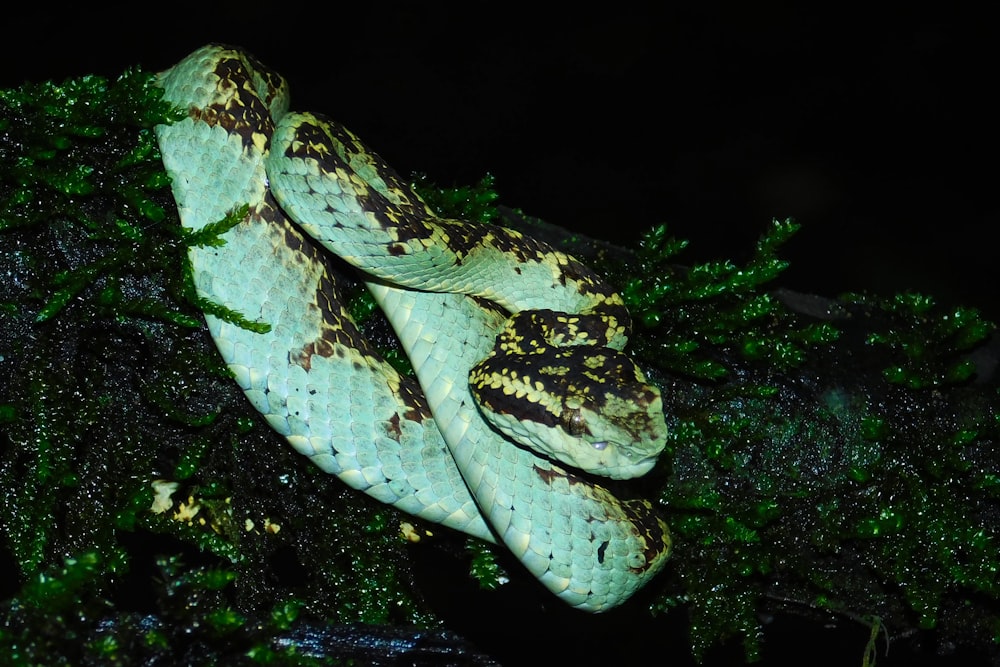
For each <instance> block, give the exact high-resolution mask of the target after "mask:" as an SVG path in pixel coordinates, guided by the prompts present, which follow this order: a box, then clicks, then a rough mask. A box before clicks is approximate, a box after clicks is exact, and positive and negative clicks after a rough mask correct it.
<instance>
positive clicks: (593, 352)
mask: <svg viewBox="0 0 1000 667" xmlns="http://www.w3.org/2000/svg"><path fill="white" fill-rule="evenodd" d="M470 388H471V391H472V394H473V396H474V397H475V398H476V400H477V401H478V403H479V407H480V411H481V412H482V414H483V416H484V417H485V419H486V420H487V421H488V422H490V423H491V424H492V425H493V426H495V427H496V428H497V429H499V430H500V431H501V432H502V433H504V434H505V435H507V436H508V437H509V438H511V439H512V440H514V441H515V442H517V443H518V444H520V445H523V446H525V447H528V448H530V449H532V450H534V451H536V452H538V453H539V454H541V455H543V456H547V457H549V458H552V459H555V460H557V461H560V462H562V463H565V464H566V465H570V466H573V467H575V468H579V469H580V470H584V471H586V472H589V473H592V474H595V475H601V476H604V477H610V478H613V479H628V478H632V477H639V476H641V475H644V474H646V473H647V472H649V470H650V469H651V468H652V467H653V465H655V463H656V459H657V457H658V456H659V454H660V452H661V451H663V448H664V446H665V445H666V440H667V427H666V422H665V420H664V417H663V401H662V398H661V396H660V390H659V389H657V388H656V387H655V386H653V385H651V384H649V382H648V381H647V380H646V378H645V376H644V375H643V374H642V371H640V370H639V368H638V367H637V366H636V365H635V363H634V362H633V361H632V360H631V359H630V358H629V357H628V356H627V355H625V354H623V353H621V352H618V351H617V350H613V349H610V348H606V347H591V346H572V347H565V348H548V349H546V350H545V351H543V352H534V353H531V354H525V355H516V356H506V357H504V356H500V355H497V356H493V357H490V358H488V359H486V360H484V361H483V362H481V363H480V364H478V365H477V366H475V367H474V368H473V370H472V373H471V374H470Z"/></svg>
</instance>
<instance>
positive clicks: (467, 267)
mask: <svg viewBox="0 0 1000 667" xmlns="http://www.w3.org/2000/svg"><path fill="white" fill-rule="evenodd" d="M159 83H160V85H161V86H162V87H163V89H164V91H165V96H166V99H167V100H169V101H171V102H172V103H174V104H176V105H178V106H180V107H182V108H185V109H187V110H188V117H187V118H186V119H184V120H182V121H179V122H176V123H173V124H170V125H161V126H158V127H157V128H156V131H157V137H158V139H159V143H160V148H161V152H162V154H163V161H164V165H165V167H166V170H167V172H168V173H169V174H170V176H171V179H172V187H173V193H174V197H175V199H176V201H177V207H178V211H179V213H180V217H181V221H182V224H183V225H184V226H185V227H188V228H191V229H200V228H202V227H203V226H205V225H206V224H210V223H214V222H217V221H219V220H221V219H222V218H224V217H225V216H226V214H227V213H228V212H230V211H231V210H232V209H234V208H236V207H239V206H241V205H243V204H249V215H248V218H247V220H246V221H244V222H242V223H240V224H239V225H237V226H236V227H234V228H233V229H231V230H230V231H228V232H227V233H226V234H225V235H224V237H223V238H224V239H225V241H226V243H225V245H224V246H222V247H195V248H192V249H191V251H190V260H191V264H192V268H193V272H194V278H195V285H196V287H197V289H198V292H199V294H200V295H201V296H204V297H206V298H208V299H211V300H212V301H215V302H217V303H220V304H222V305H223V306H226V307H228V308H231V309H233V310H236V311H238V312H240V313H241V314H242V315H243V316H244V317H246V318H248V319H251V320H258V321H261V322H264V323H267V324H268V325H269V326H270V331H269V332H267V333H253V332H251V331H249V330H247V329H243V328H240V327H239V326H236V325H234V324H231V323H229V322H226V321H224V320H221V319H219V318H217V317H213V316H212V315H206V320H207V322H208V327H209V330H210V332H211V334H212V336H213V338H214V339H215V341H216V344H217V346H218V348H219V351H220V353H221V354H222V356H223V358H224V359H225V361H226V363H227V364H228V366H229V368H230V369H231V370H232V371H233V373H234V375H235V377H236V380H237V382H238V383H239V384H240V386H241V387H242V389H243V391H244V392H245V393H246V395H247V397H248V399H249V400H250V402H251V403H252V404H253V405H254V407H255V408H256V409H257V410H258V411H260V413H261V414H262V415H263V416H264V418H265V419H266V420H267V421H268V423H269V424H270V425H271V426H272V427H273V428H274V429H275V430H276V431H278V432H279V433H280V434H282V435H283V436H284V437H285V438H286V439H287V440H288V442H289V443H290V444H291V445H292V446H293V447H294V448H295V449H296V450H298V451H299V452H301V453H303V454H305V455H306V456H308V457H309V458H310V459H311V460H312V461H313V462H314V463H315V464H316V465H318V466H319V467H320V468H322V469H323V470H325V471H327V472H330V473H333V474H335V475H337V476H338V477H340V479H342V480H343V481H345V482H346V483H347V484H349V485H350V486H352V487H353V488H356V489H359V490H362V491H364V492H366V493H368V494H369V495H371V496H373V497H375V498H377V499H378V500H380V501H382V502H385V503H389V504H392V505H394V506H395V507H397V508H399V509H401V510H403V511H405V512H408V513H411V514H414V515H416V516H419V517H421V518H423V519H425V520H427V521H431V522H435V523H440V524H443V525H445V526H448V527H451V528H454V529H457V530H461V531H464V532H466V533H469V534H470V535H473V536H475V537H478V538H481V539H484V540H490V541H499V542H502V543H504V544H505V545H506V546H507V547H508V548H509V549H510V550H511V551H512V552H513V553H514V554H515V555H516V556H517V557H518V558H519V559H520V560H521V562H522V563H524V565H525V567H527V568H528V570H529V571H531V572H532V574H534V575H535V576H536V577H537V578H538V579H539V580H540V581H541V582H542V583H543V584H544V585H545V586H546V587H547V588H549V589H550V590H551V591H552V592H553V593H555V594H556V595H558V596H559V597H560V598H561V599H563V600H564V601H565V602H567V603H568V604H570V605H572V606H574V607H578V608H580V609H584V610H587V611H603V610H606V609H609V608H612V607H614V606H616V605H618V604H621V603H622V602H623V601H625V600H626V599H628V597H629V596H631V595H632V594H633V593H634V592H635V591H636V590H638V589H639V588H640V587H641V586H642V585H643V584H644V583H645V582H646V581H648V580H649V579H650V578H651V577H652V576H654V575H655V574H656V573H657V572H658V571H659V569H660V568H661V567H662V566H663V564H664V562H665V561H666V559H667V557H668V555H669V551H670V538H669V533H668V531H667V528H666V526H665V525H664V524H663V523H662V522H661V521H660V520H659V519H658V518H657V517H656V516H655V514H654V512H653V510H652V507H651V506H650V504H649V503H648V502H645V501H621V500H619V499H617V498H616V497H615V496H613V495H612V494H611V493H610V492H608V491H607V490H606V489H605V488H603V487H602V486H600V485H598V484H595V483H593V482H591V481H590V480H589V479H587V478H585V477H583V476H581V475H578V474H574V473H572V472H570V471H568V470H566V469H564V468H563V467H562V465H561V464H567V465H570V466H575V467H578V468H582V469H584V470H586V471H587V472H590V473H594V474H599V475H606V476H610V477H616V478H628V477H635V476H637V475H641V474H644V473H645V472H647V471H648V470H649V469H650V468H651V467H652V465H653V464H654V462H655V459H656V457H657V455H658V454H659V453H660V451H661V450H662V449H663V446H664V444H665V439H666V427H665V424H664V420H663V415H662V404H661V401H660V395H659V392H658V390H657V389H656V388H655V387H652V386H650V385H648V384H647V383H646V381H645V379H644V377H643V376H642V373H641V372H640V371H639V370H638V368H636V367H635V365H634V364H633V363H632V362H631V361H630V360H629V359H628V357H626V356H625V355H624V354H623V353H622V352H621V351H620V350H621V348H622V347H623V346H624V344H625V341H626V340H627V330H628V315H627V313H626V311H625V308H624V306H623V304H622V302H621V299H620V297H618V295H617V294H615V293H614V292H613V291H611V290H609V289H607V288H606V287H605V286H604V285H603V284H602V283H600V281H599V280H598V279H597V278H596V276H595V275H594V274H593V273H592V272H591V271H590V270H589V269H587V268H586V267H585V266H583V265H581V264H580V263H579V262H577V261H576V260H574V259H573V258H571V257H568V256H566V255H564V254H562V253H559V252H557V251H555V250H553V249H551V248H549V247H547V246H545V245H543V244H541V243H538V242H536V241H534V240H532V239H529V238H527V237H523V236H521V235H520V234H518V233H516V232H513V231H510V230H506V229H503V228H499V227H487V226H481V225H476V224H472V223H466V222H461V221H455V220H443V219H440V218H437V217H436V216H435V215H434V214H433V213H432V212H431V211H429V210H428V208H427V207H426V206H425V205H424V204H423V202H421V201H420V199H419V198H418V197H417V196H416V195H415V194H414V193H413V192H412V191H410V190H409V188H408V187H406V185H405V184H403V183H402V182H401V181H400V179H399V178H398V177H397V176H396V175H395V173H394V172H393V171H392V170H391V169H389V168H388V167H387V166H386V165H385V164H384V163H383V162H382V161H381V160H380V159H379V158H378V157H377V156H376V155H375V154H373V153H371V152H370V151H368V150H367V149H366V148H365V147H364V145H363V144H361V142H360V141H358V140H357V138H356V137H354V135H352V134H351V133H350V132H349V131H347V130H346V129H345V128H343V127H342V126H340V125H338V124H336V123H334V122H333V121H330V120H328V119H324V118H322V117H319V116H314V115H311V114H294V113H289V112H288V95H287V86H286V84H285V81H284V79H283V78H282V77H280V76H279V75H278V74H276V73H275V72H273V71H271V70H269V69H268V68H267V67H265V66H263V65H262V64H260V63H259V62H257V61H256V60H254V59H253V58H252V57H251V56H249V55H248V54H246V53H245V52H243V51H240V50H237V49H232V48H229V47H224V46H216V45H210V46H206V47H204V48H202V49H199V50H198V51H196V52H194V53H193V54H191V55H190V56H188V57H187V58H185V59H184V60H183V61H181V62H180V63H178V64H177V65H175V66H174V67H173V68H171V69H170V70H168V71H166V72H164V73H162V74H161V75H160V76H159ZM330 252H332V253H333V254H335V255H337V256H339V257H340V258H342V259H344V260H346V261H347V262H348V263H349V264H351V265H353V266H354V267H355V268H357V269H358V270H359V271H360V272H361V276H362V278H363V280H365V282H366V285H367V286H368V288H369V290H370V291H371V293H372V294H373V295H374V297H375V299H376V301H377V302H378V304H379V306H380V307H381V308H382V310H383V311H384V312H385V314H386V317H387V318H388V320H389V322H390V323H391V324H392V326H393V328H394V329H395V331H396V333H397V336H398V338H399V340H400V343H401V345H402V347H403V349H404V350H405V351H406V353H407V355H408V357H409V359H410V362H411V364H412V366H413V368H414V370H415V372H416V375H417V382H415V381H413V380H412V379H411V378H408V377H406V376H402V375H400V374H399V373H398V372H397V371H395V370H394V369H393V367H392V366H391V365H389V364H388V363H387V362H386V361H384V360H383V359H382V358H380V357H379V356H378V354H377V353H376V352H375V350H374V349H373V348H372V346H371V345H370V344H369V343H368V341H366V340H365V338H364V337H363V336H362V334H361V332H360V331H359V329H358V327H357V326H356V325H355V323H354V322H353V321H352V320H351V318H350V316H349V315H348V314H347V312H346V310H345V309H344V306H343V304H342V300H341V297H340V294H339V292H338V290H337V286H336V285H335V284H334V279H333V275H334V274H333V272H332V270H331V269H332V265H331V259H330V255H329V253H330ZM528 447H540V448H541V449H540V451H541V454H537V453H534V452H532V451H529V449H528Z"/></svg>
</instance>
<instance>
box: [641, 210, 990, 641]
mask: <svg viewBox="0 0 1000 667" xmlns="http://www.w3.org/2000/svg"><path fill="white" fill-rule="evenodd" d="M795 229H797V227H796V226H794V225H792V224H791V223H774V224H773V225H772V227H771V228H770V229H769V230H768V231H767V232H766V233H765V234H764V236H762V238H761V240H760V242H758V245H757V249H756V252H755V254H754V256H753V257H752V258H751V260H750V261H749V262H748V264H747V265H746V266H745V267H737V266H735V265H733V264H731V263H729V262H710V263H707V264H704V265H696V266H693V267H690V268H684V267H680V266H678V265H676V264H674V262H675V261H676V260H675V257H674V256H675V255H676V254H677V253H678V252H679V251H680V250H681V249H683V248H684V247H685V245H686V244H685V243H683V242H679V241H676V240H674V239H671V238H669V237H668V236H667V235H666V232H665V230H664V229H663V228H657V229H655V230H652V231H651V232H649V233H648V234H647V235H646V236H645V237H644V239H643V242H642V247H641V248H640V251H639V253H638V256H637V258H636V260H635V263H634V264H630V265H627V266H626V267H625V268H624V269H621V270H622V271H623V272H624V273H627V274H631V275H638V276H641V277H639V278H633V279H632V280H631V281H629V282H627V288H626V290H625V295H626V298H627V300H628V301H629V305H630V307H631V309H632V311H633V312H634V313H636V314H637V315H638V318H637V319H638V320H639V321H640V322H641V323H642V324H643V325H644V326H645V327H646V328H647V330H646V334H645V336H646V337H645V338H644V339H640V340H637V341H635V343H634V349H637V350H639V353H640V355H641V357H642V358H643V359H644V361H645V363H646V364H647V365H648V366H649V367H650V368H651V370H652V373H653V376H654V377H662V378H664V382H665V383H669V389H670V390H669V391H668V392H666V393H665V400H666V403H667V406H666V413H667V415H668V417H669V418H670V420H671V423H670V427H671V437H670V440H669V443H668V451H669V452H671V453H672V457H671V459H669V463H668V464H667V466H668V467H669V475H668V476H667V478H666V483H665V484H664V485H663V487H662V488H663V491H662V494H661V497H660V500H661V503H662V505H663V506H664V507H665V508H666V510H667V515H668V520H669V522H670V524H671V526H672V529H673V531H674V534H675V536H676V538H677V549H676V551H675V556H674V559H673V561H672V563H673V568H674V569H675V573H674V576H675V577H676V582H677V583H676V585H675V587H670V586H668V587H667V591H666V592H665V593H664V594H663V596H662V597H661V598H660V599H659V601H658V602H657V603H656V604H655V605H654V609H657V610H660V611H665V610H667V609H671V608H674V607H676V606H677V605H678V604H679V600H681V599H683V600H685V601H686V602H687V604H688V614H689V617H690V618H691V642H692V648H693V650H694V653H695V655H696V656H704V655H705V653H706V651H708V650H709V649H710V648H711V647H712V646H713V645H715V644H717V643H718V642H719V641H721V640H724V639H726V638H729V637H742V638H743V640H744V642H745V643H746V656H747V658H748V659H753V658H754V657H756V656H757V655H758V650H759V647H758V645H757V642H758V638H759V636H760V632H761V628H760V627H758V624H757V621H756V620H755V619H756V612H757V610H758V609H759V607H760V605H761V604H762V601H763V598H764V594H765V591H766V590H767V589H768V586H769V585H771V584H772V583H773V579H774V577H775V576H777V575H780V581H781V582H782V587H785V588H791V589H795V588H796V587H797V586H802V589H801V590H802V591H810V594H811V595H812V596H814V597H815V599H816V600H822V601H823V602H822V605H823V606H826V607H828V608H830V609H834V610H843V609H851V608H854V609H857V608H859V606H861V608H862V609H865V610H867V611H868V612H869V614H881V616H882V617H883V618H885V619H887V622H894V623H896V624H897V625H904V626H905V625H906V623H907V621H905V620H904V619H905V618H906V617H907V615H908V614H909V615H912V617H913V618H914V619H915V623H916V625H917V626H918V627H921V628H937V629H938V630H939V631H940V629H941V623H942V622H945V623H946V624H949V626H950V627H949V629H948V632H967V631H968V627H964V628H961V629H959V626H961V625H962V623H965V622H967V619H966V617H965V616H964V615H963V614H961V613H958V612H955V611H954V607H955V605H956V604H958V603H957V602H956V600H965V599H968V598H970V597H971V598H976V597H977V596H981V597H982V599H984V600H993V601H995V600H996V599H997V592H998V591H997V571H998V570H997V568H998V566H1000V558H998V555H997V540H998V536H997V535H996V532H995V531H996V526H995V523H994V524H991V525H990V527H986V523H989V522H988V521H986V520H985V517H987V516H989V515H990V512H991V511H994V510H991V509H990V508H991V507H995V502H996V499H997V496H996V492H995V488H996V487H995V485H994V484H993V482H994V477H995V474H996V464H995V461H994V460H993V457H992V456H991V454H990V452H991V451H993V448H994V447H995V443H996V438H997V429H996V418H995V416H996V414H997V411H998V405H997V396H996V391H995V390H985V391H983V390H980V389H978V388H977V387H976V386H975V385H972V384H970V383H969V380H970V378H972V377H973V374H974V371H975V368H976V367H975V364H974V362H973V359H972V358H970V357H967V356H963V354H964V353H966V352H968V351H970V350H972V349H974V348H975V347H976V346H977V345H979V344H980V343H982V342H983V341H984V340H985V338H986V336H987V335H989V334H990V333H992V332H993V330H994V327H993V325H992V324H991V323H989V322H985V321H984V320H982V319H981V317H980V316H979V314H978V312H976V311H975V310H973V309H968V308H952V309H942V308H939V307H937V306H936V304H934V302H933V300H931V299H929V298H926V297H919V296H916V295H912V294H904V295H899V296H896V297H893V298H890V299H879V298H875V297H862V296H858V295H852V296H850V297H845V298H843V299H842V300H840V301H839V302H832V301H830V302H828V303H827V304H825V305H823V307H822V308H819V309H815V308H814V309H812V310H810V311H808V312H810V313H816V312H818V313H820V314H822V316H823V317H824V318H825V319H819V318H818V317H817V316H816V315H815V314H811V315H810V314H805V313H799V312H795V311H793V310H792V309H791V308H789V306H788V305H787V303H797V301H796V299H795V298H794V297H787V295H786V298H785V299H784V300H783V299H779V297H778V296H777V295H776V293H771V292H767V291H765V290H766V289H767V281H769V280H771V279H772V278H773V277H775V276H777V275H778V274H779V273H780V271H781V270H782V268H784V263H783V262H782V261H780V260H779V259H777V257H776V256H775V252H776V250H777V248H778V247H779V245H780V243H782V242H783V241H785V240H787V238H788V237H789V236H790V235H791V233H793V232H794V231H795ZM845 360H847V361H848V363H845ZM660 373H662V375H659V374H660ZM946 387H947V388H949V389H948V391H947V393H942V392H941V389H942V388H946ZM931 388H934V389H936V390H938V391H937V393H928V391H927V390H928V389H931ZM985 489H990V490H991V491H988V492H986V493H983V492H982V491H981V490H985ZM846 554H852V557H851V558H846V559H845V558H843V557H844V556H845V555H846ZM851 560H854V561H855V562H856V563H863V564H864V565H863V567H864V568H869V569H870V571H874V572H877V573H878V577H879V578H880V579H884V581H886V582H887V585H888V586H890V587H892V589H893V590H898V591H904V592H905V594H904V595H903V596H902V600H897V599H895V596H894V595H893V594H891V593H887V592H876V591H871V590H866V591H858V590H854V589H853V588H852V582H854V581H855V580H856V579H855V578H856V576H857V574H858V573H857V572H852V571H851V569H850V568H849V567H848V566H847V565H846V562H848V561H851ZM824 561H826V562H828V563H830V565H831V569H823V567H822V566H820V567H818V566H817V563H823V562H824ZM795 582H800V583H798V584H796V583H795ZM678 589H679V590H680V591H683V593H682V594H679V593H677V592H675V591H676V590H678ZM899 604H902V605H903V606H904V607H905V608H906V612H900V611H899V607H898V606H897V605H899ZM987 609H989V606H988V605H987ZM980 614H981V615H982V616H981V618H982V619H985V620H980V619H978V618H977V620H976V621H975V623H976V627H977V629H976V632H977V633H979V636H980V637H983V636H985V635H986V634H987V633H988V632H989V630H988V628H989V627H992V626H993V624H994V623H995V622H996V619H997V612H996V610H994V611H992V612H989V611H986V610H983V609H980ZM959 618H962V619H963V620H958V619H959Z"/></svg>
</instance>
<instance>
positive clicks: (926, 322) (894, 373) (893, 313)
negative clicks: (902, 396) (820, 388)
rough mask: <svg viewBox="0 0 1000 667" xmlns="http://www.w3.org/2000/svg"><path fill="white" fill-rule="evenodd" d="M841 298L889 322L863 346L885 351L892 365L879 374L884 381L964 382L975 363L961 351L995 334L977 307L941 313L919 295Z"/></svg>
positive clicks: (919, 384)
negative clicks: (871, 346) (889, 323)
mask: <svg viewBox="0 0 1000 667" xmlns="http://www.w3.org/2000/svg"><path fill="white" fill-rule="evenodd" d="M841 298H842V300H844V301H845V302H847V303H850V304H853V305H856V306H860V307H862V308H865V309H868V310H873V311H877V312H878V313H880V314H882V315H883V316H885V317H887V318H888V319H889V320H890V322H891V325H890V326H887V327H886V328H885V329H884V330H880V331H873V332H872V333H871V334H870V335H869V337H868V340H867V342H868V344H869V345H874V346H881V347H884V348H885V349H887V350H888V351H889V356H890V358H891V359H892V361H893V362H894V363H893V364H892V365H891V366H888V367H886V368H885V369H884V370H883V371H882V372H883V375H884V376H885V378H886V379H887V380H888V381H889V382H892V383H895V384H900V385H903V386H906V387H909V388H911V389H924V388H927V387H933V386H941V385H944V384H952V383H956V382H963V381H965V380H968V379H969V378H970V377H972V375H973V373H974V372H975V364H974V363H973V361H972V360H971V359H969V358H968V357H963V356H962V353H964V352H967V351H969V350H971V349H972V348H974V347H975V346H976V345H978V344H979V343H981V342H983V341H984V340H985V339H986V337H987V336H989V335H990V334H992V333H993V332H994V331H995V330H996V325H995V324H994V323H992V322H989V321H987V320H984V319H983V318H982V316H981V314H980V313H979V311H978V310H976V309H975V308H966V307H961V306H959V307H956V308H952V309H942V308H940V307H938V306H937V304H936V303H935V302H934V299H932V298H931V297H929V296H925V295H922V294H914V293H905V294H897V295H895V296H894V297H892V298H890V299H883V298H876V297H872V296H869V295H862V294H847V295H844V296H843V297H841Z"/></svg>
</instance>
